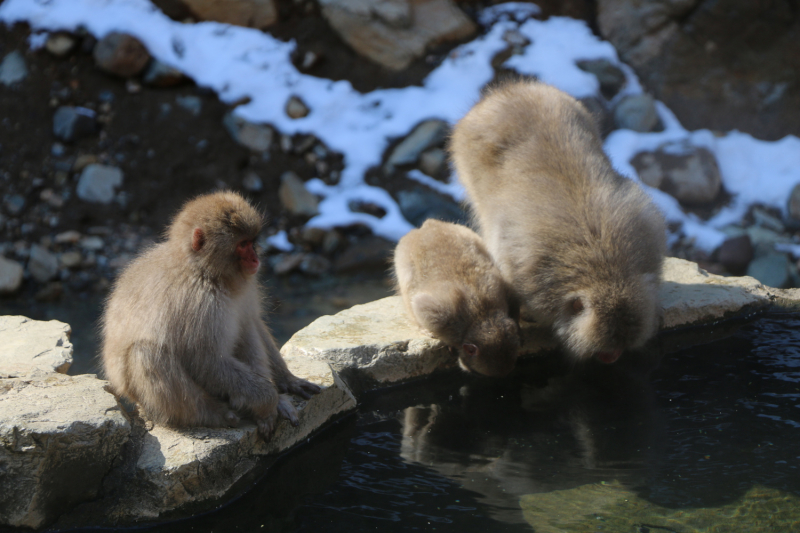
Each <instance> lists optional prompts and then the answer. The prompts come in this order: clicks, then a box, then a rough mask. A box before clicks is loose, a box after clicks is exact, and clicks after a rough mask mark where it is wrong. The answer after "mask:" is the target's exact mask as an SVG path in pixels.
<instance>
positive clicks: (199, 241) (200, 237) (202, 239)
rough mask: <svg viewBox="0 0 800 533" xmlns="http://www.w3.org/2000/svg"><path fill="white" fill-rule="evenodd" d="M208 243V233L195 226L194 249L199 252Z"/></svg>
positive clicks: (193, 234) (193, 235)
mask: <svg viewBox="0 0 800 533" xmlns="http://www.w3.org/2000/svg"><path fill="white" fill-rule="evenodd" d="M205 243H206V234H205V233H203V230H202V229H200V228H195V229H194V232H193V233H192V250H194V251H195V252H199V251H200V249H201V248H202V247H203V245H204V244H205Z"/></svg>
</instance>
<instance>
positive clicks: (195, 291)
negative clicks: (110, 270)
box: [102, 192, 320, 438]
mask: <svg viewBox="0 0 800 533" xmlns="http://www.w3.org/2000/svg"><path fill="white" fill-rule="evenodd" d="M261 225H262V217H261V215H260V214H259V213H258V211H256V210H255V209H254V208H253V207H252V206H251V205H250V204H248V203H247V201H246V200H245V199H244V198H242V197H241V196H239V195H238V194H236V193H233V192H218V193H214V194H208V195H205V196H200V197H198V198H196V199H194V200H191V201H190V202H188V203H187V204H186V205H185V206H184V207H183V209H182V210H181V211H180V212H179V213H178V215H177V216H176V217H175V218H174V220H173V221H172V224H171V225H170V226H169V228H168V229H167V232H166V240H165V241H164V242H162V243H160V244H157V245H155V246H153V247H152V248H150V249H149V250H147V251H145V252H144V253H142V254H141V255H140V256H139V257H137V258H136V259H135V260H134V261H133V262H132V263H131V264H130V266H128V267H127V268H126V269H125V271H124V272H123V273H122V274H121V275H120V277H119V279H118V280H117V282H116V284H115V286H114V289H113V291H112V293H111V296H110V297H109V299H108V302H107V305H106V309H105V313H104V315H103V318H102V337H103V339H102V360H103V368H104V370H105V374H106V377H107V378H108V380H109V381H110V382H111V385H112V387H113V389H114V390H115V392H116V393H118V394H120V395H122V396H126V397H128V398H130V399H131V400H133V401H136V402H138V403H139V404H140V405H141V407H142V408H143V409H144V412H145V413H146V415H147V416H149V417H150V418H151V419H152V420H153V421H154V422H157V423H161V424H166V425H171V426H212V427H219V426H235V425H237V424H238V421H239V415H243V416H249V417H252V418H254V419H255V421H256V424H257V425H258V430H259V432H260V433H261V434H262V435H263V436H264V437H265V438H266V437H268V436H269V435H270V433H271V432H272V430H273V429H274V426H275V422H276V419H277V416H278V415H281V416H283V417H285V418H288V419H289V420H290V421H291V422H292V424H294V425H297V422H298V419H297V412H296V410H295V408H294V406H293V405H292V403H291V401H290V400H289V397H288V396H286V395H281V393H294V394H298V395H300V396H302V397H304V398H310V397H311V395H312V394H316V393H317V392H319V391H320V388H319V387H318V386H317V385H314V384H313V383H310V382H308V381H305V380H303V379H300V378H298V377H296V376H294V375H293V374H292V373H291V372H290V371H289V369H288V368H287V366H286V363H285V362H284V360H283V358H282V357H281V354H280V352H279V351H278V348H277V346H276V345H275V340H274V339H273V338H272V335H271V334H270V332H269V330H268V329H267V326H266V324H264V322H263V320H262V319H261V290H260V287H259V283H258V279H257V273H258V267H259V264H260V262H259V259H258V255H257V254H256V251H255V248H254V246H253V240H254V239H255V238H256V237H257V236H258V233H259V231H260V229H261Z"/></svg>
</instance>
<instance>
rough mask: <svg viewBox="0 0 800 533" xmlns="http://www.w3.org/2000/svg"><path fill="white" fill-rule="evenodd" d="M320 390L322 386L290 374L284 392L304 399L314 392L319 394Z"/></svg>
mask: <svg viewBox="0 0 800 533" xmlns="http://www.w3.org/2000/svg"><path fill="white" fill-rule="evenodd" d="M321 390H322V388H321V387H320V386H319V385H315V384H313V383H311V382H310V381H306V380H304V379H300V378H298V377H294V376H292V378H290V379H289V382H288V383H287V384H286V392H290V393H292V394H297V395H298V396H300V397H301V398H303V399H305V400H308V399H309V398H311V397H312V396H313V395H314V394H319V392H320V391H321Z"/></svg>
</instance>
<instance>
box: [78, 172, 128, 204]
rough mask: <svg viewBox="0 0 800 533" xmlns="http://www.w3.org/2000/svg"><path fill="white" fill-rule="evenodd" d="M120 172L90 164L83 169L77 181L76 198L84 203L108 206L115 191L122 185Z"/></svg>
mask: <svg viewBox="0 0 800 533" xmlns="http://www.w3.org/2000/svg"><path fill="white" fill-rule="evenodd" d="M122 179H123V176H122V170H120V169H118V168H117V167H112V166H108V165H98V164H91V165H88V166H87V167H86V168H84V169H83V172H81V177H80V179H79V180H78V187H77V191H76V192H77V194H78V198H80V199H81V200H84V201H86V202H92V203H98V204H109V203H111V201H112V200H113V199H114V194H115V189H116V188H117V187H120V186H121V185H122Z"/></svg>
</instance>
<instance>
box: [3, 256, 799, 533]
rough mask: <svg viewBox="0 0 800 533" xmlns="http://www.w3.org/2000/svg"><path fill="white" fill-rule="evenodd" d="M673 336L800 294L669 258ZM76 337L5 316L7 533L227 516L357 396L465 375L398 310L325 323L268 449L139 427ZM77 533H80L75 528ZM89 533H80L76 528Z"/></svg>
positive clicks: (300, 359) (55, 326)
mask: <svg viewBox="0 0 800 533" xmlns="http://www.w3.org/2000/svg"><path fill="white" fill-rule="evenodd" d="M662 303H663V308H664V312H663V328H662V329H663V330H672V329H676V328H681V327H684V326H693V325H702V324H708V323H714V322H717V321H720V320H725V319H729V318H735V317H739V316H742V315H744V314H747V313H750V312H752V311H753V310H755V309H758V308H762V307H765V306H767V305H770V304H773V305H779V306H780V305H784V306H786V305H795V304H796V305H800V289H786V290H782V289H773V288H770V287H766V286H764V285H762V284H761V283H759V282H758V281H757V280H755V279H754V278H750V277H723V276H717V275H713V274H709V273H708V272H706V271H704V270H702V269H701V268H700V267H698V265H697V264H695V263H692V262H689V261H684V260H681V259H675V258H668V259H667V260H666V261H665V264H664V275H663V284H662ZM69 334H70V327H69V326H68V325H67V324H64V323H62V322H58V321H54V320H53V321H49V322H39V321H34V320H30V319H26V318H24V317H14V316H0V469H2V470H3V472H4V475H3V476H0V525H11V526H25V527H30V528H40V527H43V526H45V525H48V524H51V523H53V522H54V521H56V520H57V519H58V518H59V517H60V516H62V515H64V514H66V513H68V512H71V511H74V510H75V509H76V508H77V507H78V506H81V505H82V506H83V512H79V513H77V514H76V513H71V514H73V515H75V516H98V515H100V516H103V517H104V520H103V523H104V524H105V525H109V524H121V525H132V524H135V523H137V522H143V521H149V520H153V519H156V518H158V517H160V516H163V515H164V514H165V513H166V514H170V513H171V512H172V511H176V510H180V509H183V508H187V507H192V508H201V509H202V507H203V503H204V502H205V503H207V504H211V503H212V502H217V503H218V502H219V499H220V498H223V497H225V496H226V494H230V493H231V492H235V491H232V490H231V489H232V488H233V487H234V486H235V484H236V483H237V482H238V481H240V480H242V479H243V478H246V476H247V475H248V474H253V473H254V472H256V471H257V467H258V464H259V459H260V458H263V457H268V456H273V457H274V456H275V455H277V454H278V453H281V452H284V451H286V450H288V449H290V448H291V447H293V446H294V445H296V444H297V443H299V442H301V441H302V440H304V439H307V438H309V437H310V436H311V435H312V434H313V433H314V432H315V431H317V430H319V429H320V428H322V427H323V426H324V425H325V424H327V423H329V422H330V421H331V420H333V419H335V418H337V417H339V416H341V415H342V414H344V413H347V412H349V411H352V410H354V409H355V408H356V405H357V398H356V397H357V395H359V394H361V393H362V392H364V391H367V390H373V389H376V388H381V387H386V386H390V385H393V384H396V383H400V382H403V381H408V380H410V379H414V378H419V377H423V376H426V375H429V374H432V373H433V372H435V371H439V370H444V369H447V368H452V367H453V366H455V363H456V360H455V357H454V356H453V355H452V354H451V353H450V351H449V350H448V349H447V348H446V347H445V346H444V345H442V344H441V343H440V342H438V341H436V340H434V339H431V338H429V337H425V336H423V335H421V334H420V333H419V331H417V329H416V328H415V327H414V326H413V325H412V324H411V322H410V321H409V320H408V319H407V317H406V315H405V310H404V309H403V305H402V302H401V300H400V298H398V297H389V298H384V299H381V300H377V301H374V302H371V303H368V304H364V305H357V306H355V307H352V308H350V309H347V310H344V311H342V312H340V313H337V314H335V315H329V316H323V317H320V318H318V319H317V320H315V321H314V322H312V323H311V324H310V325H309V326H307V327H306V328H304V329H302V330H300V331H298V332H297V333H296V334H295V335H294V336H293V337H292V338H291V339H290V340H289V341H288V342H287V343H286V344H285V345H284V346H283V348H282V349H281V352H282V353H283V355H284V358H285V359H286V361H287V364H288V365H289V367H290V369H291V370H292V372H293V373H295V374H296V375H298V376H300V377H303V378H305V379H309V380H311V381H313V382H314V383H317V384H318V385H320V386H321V387H322V389H323V390H322V392H321V393H320V394H319V395H317V396H315V397H313V398H312V399H311V400H308V401H298V402H297V403H296V405H297V408H298V411H299V413H300V424H299V426H298V427H296V428H295V427H292V426H291V425H290V424H288V423H287V422H286V421H285V420H284V421H281V422H280V423H279V424H278V427H277V429H276V432H275V434H274V435H273V437H272V438H271V439H270V440H269V441H268V442H263V441H262V440H260V439H259V438H258V437H257V434H256V429H255V426H254V425H253V424H250V423H245V424H242V426H241V427H239V428H236V429H208V428H192V429H187V430H174V429H169V428H164V427H160V426H156V427H153V428H146V427H145V426H144V423H143V422H142V421H141V419H139V418H138V417H133V418H129V417H128V416H127V415H126V414H125V411H124V409H122V408H121V406H120V405H119V404H118V402H117V401H116V399H115V398H114V396H113V395H111V394H110V393H109V392H108V391H107V382H105V381H102V380H100V379H98V378H97V377H95V376H93V375H80V376H67V375H65V373H66V372H67V370H68V369H69V365H70V364H71V361H72V345H71V344H70V342H69ZM523 342H524V348H523V352H524V353H525V356H526V357H531V356H536V354H537V353H541V352H543V351H546V350H551V349H554V348H555V343H554V341H553V339H552V338H551V336H550V335H549V333H548V332H547V331H546V330H543V329H540V328H536V327H534V325H532V324H528V325H527V327H526V325H524V326H523ZM64 525H65V526H66V525H68V524H64ZM72 525H78V524H72Z"/></svg>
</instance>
